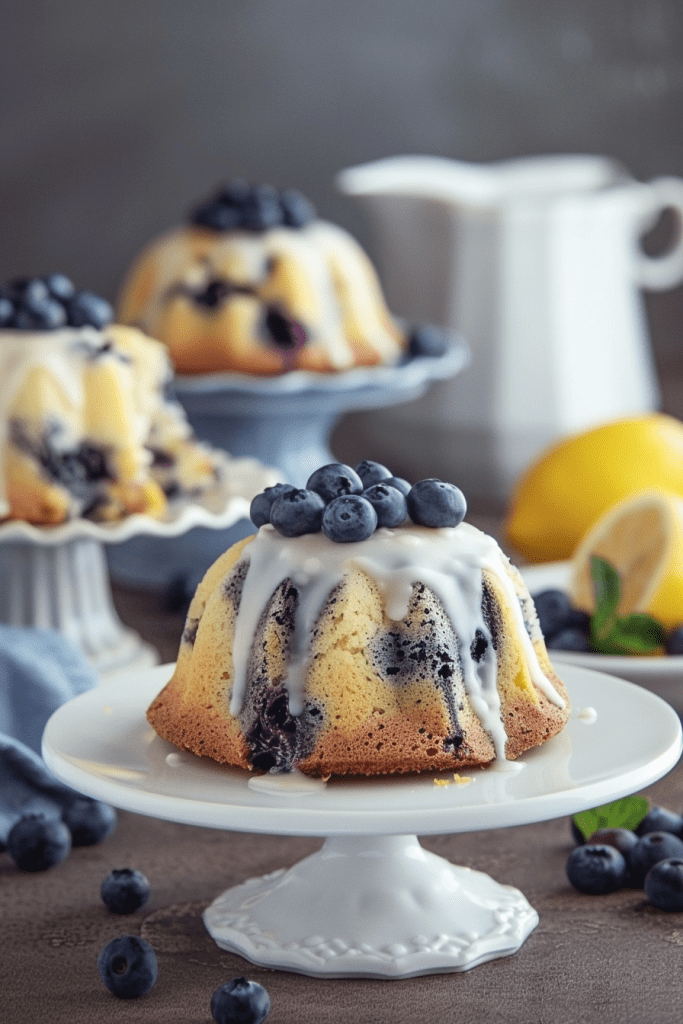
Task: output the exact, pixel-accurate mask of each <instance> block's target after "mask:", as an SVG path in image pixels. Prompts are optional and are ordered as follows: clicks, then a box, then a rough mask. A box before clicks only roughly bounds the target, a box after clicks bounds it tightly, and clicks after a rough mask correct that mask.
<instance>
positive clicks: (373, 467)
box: [355, 459, 391, 490]
mask: <svg viewBox="0 0 683 1024" xmlns="http://www.w3.org/2000/svg"><path fill="white" fill-rule="evenodd" d="M355 472H356V473H357V474H358V476H359V477H360V478H361V480H362V482H363V487H364V488H365V490H367V489H368V487H372V485H373V484H378V483H383V482H384V481H385V480H390V479H391V470H390V469H387V467H386V466H383V465H382V464H381V463H379V462H372V461H371V460H370V459H365V460H364V461H363V462H359V463H358V465H357V466H356V469H355Z"/></svg>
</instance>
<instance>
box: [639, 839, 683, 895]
mask: <svg viewBox="0 0 683 1024" xmlns="http://www.w3.org/2000/svg"><path fill="white" fill-rule="evenodd" d="M671 857H675V858H683V842H682V841H681V840H680V839H679V838H678V837H677V836H674V835H672V834H671V833H670V832H648V833H647V834H646V835H644V836H641V837H640V838H639V839H638V842H637V843H636V845H635V846H634V847H633V849H632V850H631V853H630V855H629V867H630V869H631V876H632V881H633V884H634V885H635V886H638V887H641V886H642V885H643V883H644V881H645V876H646V875H647V873H648V871H649V870H650V868H652V867H654V865H655V864H657V863H658V862H659V861H660V860H668V859H669V858H671Z"/></svg>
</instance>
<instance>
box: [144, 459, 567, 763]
mask: <svg viewBox="0 0 683 1024" xmlns="http://www.w3.org/2000/svg"><path fill="white" fill-rule="evenodd" d="M368 466H369V467H370V469H368ZM357 469H358V473H356V472H355V471H354V470H351V469H350V468H349V467H344V466H336V465H335V466H331V467H324V469H323V470H322V471H318V473H317V474H314V475H313V477H312V478H311V480H309V485H310V486H309V487H307V488H306V489H301V490H297V489H294V488H291V487H287V486H286V485H278V486H277V487H274V488H269V489H268V490H267V491H266V492H264V493H263V494H261V495H259V496H257V498H255V499H254V502H253V503H252V509H253V513H252V514H253V518H254V522H255V524H256V525H259V526H260V529H259V532H258V534H257V535H256V536H255V537H251V538H247V539H246V540H244V541H241V542H240V543H238V544H237V545H235V546H234V547H232V548H231V549H230V550H229V551H227V552H226V553H225V554H224V555H222V556H221V557H220V558H219V559H218V561H217V562H216V563H215V564H214V565H213V566H212V567H211V568H210V569H209V571H208V572H207V574H206V576H205V577H204V579H203V581H202V582H201V584H200V585H199V587H198V589H197V592H196V594H195V596H194V599H193V601H192V603H191V606H190V609H189V613H188V617H187V622H186V625H185V630H184V633H183V637H182V642H181V645H180V651H179V654H178V661H177V665H176V668H175V672H174V674H173V677H172V678H171V680H170V682H169V683H168V684H167V685H166V687H165V688H164V689H163V690H162V692H161V693H160V694H159V695H158V697H157V698H156V699H155V700H154V701H153V703H152V704H151V706H150V708H149V710H148V713H147V717H148V720H149V722H150V723H151V725H152V726H153V727H154V729H155V730H156V732H157V733H158V734H159V735H160V736H162V737H163V738H164V739H166V740H168V741H170V742H171V743H173V744H175V745H176V746H177V747H180V748H182V749H184V750H189V751H192V752H194V753H196V754H204V755H207V756H208V757H211V758H213V759H215V760H216V761H219V762H222V763H224V764H229V765H235V766H239V767H242V768H246V769H253V768H256V769H261V770H265V771H274V772H283V771H284V772H286V771H291V770H294V769H299V770H300V771H301V772H303V773H305V774H307V775H312V776H323V777H326V776H329V775H331V774H337V775H346V774H364V775H373V774H380V773H395V772H422V771H436V770H439V771H440V770H448V769H451V770H456V771H457V770H458V769H459V768H462V767H464V766H483V765H487V764H489V763H490V762H492V761H493V760H495V759H501V758H503V759H508V760H512V759H514V758H516V757H517V756H518V755H519V754H521V753H522V752H523V751H525V750H528V749H529V748H531V747H534V746H536V745H538V744H540V743H543V742H544V741H545V740H547V739H548V738H549V737H551V736H553V735H554V734H555V733H557V732H559V731H560V729H562V727H563V726H564V724H565V723H566V721H567V719H568V717H569V711H570V707H569V700H568V697H567V693H566V690H565V688H564V686H563V684H562V682H561V681H560V680H559V679H558V678H557V676H556V675H555V673H554V671H553V669H552V666H551V664H550V662H549V660H548V656H547V653H546V649H545V645H544V642H543V637H542V635H541V632H540V628H539V626H538V620H537V617H536V613H535V609H534V605H533V602H532V600H531V598H530V596H529V593H528V591H527V590H526V587H525V585H524V583H523V581H522V579H521V576H520V575H519V573H518V572H517V570H516V569H514V568H513V566H512V565H511V564H510V562H509V561H508V559H507V558H506V557H505V555H504V554H503V553H502V552H501V550H500V549H499V547H498V545H497V544H496V542H495V541H494V540H493V539H492V538H491V537H489V536H487V535H486V534H484V533H482V532H481V531H479V530H477V529H475V528H474V527H473V526H470V525H469V524H467V523H465V522H462V518H463V516H464V513H465V502H464V499H463V497H462V494H461V492H460V491H459V490H458V489H457V488H455V487H453V485H450V484H445V483H442V482H441V481H434V480H427V481H421V482H420V483H418V484H415V485H414V486H413V487H412V488H410V487H409V485H405V484H404V482H403V481H400V480H398V481H397V480H396V479H395V478H393V477H391V476H390V474H389V472H388V471H386V470H382V472H381V475H380V476H379V477H377V476H376V474H377V473H378V472H379V469H378V468H376V464H374V463H362V464H361V466H359V467H357ZM314 488H317V490H314ZM406 490H407V493H405V492H406ZM267 519H269V520H270V521H266V520H267ZM387 519H388V520H389V521H391V522H393V523H394V524H396V522H397V521H398V520H399V519H400V520H401V525H393V526H387V525H382V524H383V523H385V522H386V521H387ZM273 523H279V527H278V528H277V529H276V527H275V526H274V525H273ZM281 531H282V532H281Z"/></svg>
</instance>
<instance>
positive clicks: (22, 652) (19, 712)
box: [0, 624, 98, 849]
mask: <svg viewBox="0 0 683 1024" xmlns="http://www.w3.org/2000/svg"><path fill="white" fill-rule="evenodd" d="M97 682H98V680H97V676H96V674H95V672H94V670H93V669H92V668H91V667H90V665H89V664H88V662H87V661H86V660H85V657H84V656H83V655H82V654H81V652H80V651H79V650H78V649H77V648H76V647H74V646H73V645H72V644H71V643H70V642H69V641H68V640H66V639H65V638H64V637H63V636H61V635H60V634H59V633H56V632H53V631H52V630H47V629H33V628H30V629H29V628H21V627H16V626H5V625H2V624H0V849H2V847H3V846H4V844H5V842H6V840H7V836H8V834H9V831H10V829H11V828H12V826H13V825H14V823H15V822H16V821H18V819H19V818H20V817H22V815H24V814H44V815H45V816H46V817H55V816H60V815H61V814H62V812H63V811H64V810H65V809H66V808H68V807H69V806H71V805H72V804H73V803H74V800H75V799H77V798H78V794H77V793H76V792H75V791H74V790H72V789H70V788H69V787H68V786H64V785H62V783H61V782H59V781H58V780H57V779H56V778H55V777H54V775H52V773H51V772H50V771H49V769H48V768H47V766H46V764H45V762H44V761H43V759H42V757H41V756H40V743H41V738H42V735H43V729H44V728H45V724H46V722H47V720H48V718H49V717H50V715H51V714H52V712H53V711H55V710H56V709H57V708H58V707H59V706H60V704H63V703H64V702H65V701H67V700H70V699H71V698H72V697H75V696H76V695H77V694H79V693H83V692H84V691H85V690H89V689H91V688H92V687H93V686H96V685H97Z"/></svg>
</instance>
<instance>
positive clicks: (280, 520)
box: [270, 487, 325, 537]
mask: <svg viewBox="0 0 683 1024" xmlns="http://www.w3.org/2000/svg"><path fill="white" fill-rule="evenodd" d="M324 511H325V502H324V501H323V499H322V498H321V497H320V495H319V494H316V492H315V491H310V490H305V489H302V488H299V487H293V488H292V490H291V491H283V493H282V494H281V495H280V496H279V497H278V498H276V499H275V501H274V502H273V504H272V506H271V509H270V521H271V523H272V524H273V526H274V527H275V529H276V530H277V531H278V532H279V533H281V534H282V535H283V536H285V537H300V536H301V535H302V534H304V533H317V532H318V531H319V530H320V528H321V526H322V523H323V512H324Z"/></svg>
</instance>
